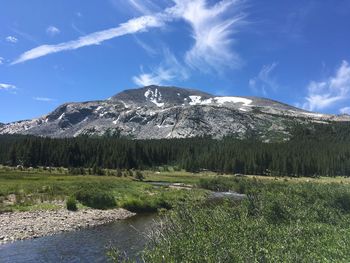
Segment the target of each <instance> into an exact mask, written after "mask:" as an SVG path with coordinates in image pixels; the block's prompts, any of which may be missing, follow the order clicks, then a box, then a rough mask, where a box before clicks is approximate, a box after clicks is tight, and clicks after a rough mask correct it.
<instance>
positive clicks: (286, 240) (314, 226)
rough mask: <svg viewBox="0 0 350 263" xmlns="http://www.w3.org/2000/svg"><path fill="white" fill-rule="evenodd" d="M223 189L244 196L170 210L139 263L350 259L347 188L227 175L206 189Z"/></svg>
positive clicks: (327, 260) (331, 260) (346, 260)
mask: <svg viewBox="0 0 350 263" xmlns="http://www.w3.org/2000/svg"><path fill="white" fill-rule="evenodd" d="M206 184H208V185H210V182H209V181H206ZM222 185H224V186H225V187H226V186H228V188H225V189H226V190H237V189H239V188H240V187H242V186H244V187H243V188H244V189H243V190H244V191H243V192H244V193H245V194H247V195H248V198H247V199H245V200H244V201H242V202H238V203H237V202H229V201H227V202H225V203H224V204H221V205H218V206H212V205H208V204H207V203H197V204H187V205H186V206H181V207H177V208H175V209H174V210H173V211H171V212H170V213H168V214H167V215H166V216H165V218H164V219H163V223H162V224H159V228H158V229H156V230H155V231H154V233H153V235H152V242H151V243H150V244H149V246H148V248H147V249H146V250H145V252H144V253H143V258H144V260H145V262H155V263H156V262H349V261H350V250H349V249H348V247H349V245H350V211H349V210H348V208H349V205H350V199H349V193H350V189H349V188H348V187H345V186H342V185H333V184H328V185H316V184H311V183H304V184H290V183H276V182H262V181H255V182H254V181H247V180H246V179H240V180H238V181H237V180H233V179H227V178H226V179H220V180H219V181H218V180H217V179H213V181H212V185H211V186H210V187H216V186H220V187H221V186H222Z"/></svg>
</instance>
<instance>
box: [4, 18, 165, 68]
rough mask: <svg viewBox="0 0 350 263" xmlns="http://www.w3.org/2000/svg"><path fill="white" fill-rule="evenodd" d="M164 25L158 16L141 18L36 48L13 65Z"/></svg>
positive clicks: (21, 56) (24, 54)
mask: <svg viewBox="0 0 350 263" xmlns="http://www.w3.org/2000/svg"><path fill="white" fill-rule="evenodd" d="M162 25H163V22H162V21H161V19H159V18H158V17H157V16H141V17H138V18H134V19H131V20H129V21H127V22H126V23H123V24H120V25H119V26H118V27H115V28H111V29H107V30H103V31H98V32H95V33H92V34H89V35H86V36H83V37H80V38H79V39H77V40H72V41H69V42H64V43H60V44H57V45H42V46H39V47H36V48H34V49H31V50H29V51H27V52H25V53H23V54H22V55H20V57H19V58H17V59H16V60H15V61H13V62H12V63H11V65H14V64H18V63H23V62H25V61H28V60H33V59H36V58H40V57H43V56H46V55H49V54H53V53H58V52H62V51H66V50H75V49H78V48H82V47H86V46H91V45H99V44H101V43H102V42H104V41H106V40H110V39H113V38H116V37H120V36H124V35H127V34H133V33H137V32H142V31H146V30H147V29H148V28H152V27H161V26H162Z"/></svg>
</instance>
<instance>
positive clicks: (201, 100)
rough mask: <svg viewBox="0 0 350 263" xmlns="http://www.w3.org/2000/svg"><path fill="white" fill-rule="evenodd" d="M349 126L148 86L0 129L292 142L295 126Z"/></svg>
mask: <svg viewBox="0 0 350 263" xmlns="http://www.w3.org/2000/svg"><path fill="white" fill-rule="evenodd" d="M334 121H350V116H348V115H342V116H336V115H327V114H319V113H313V112H308V111H304V110H302V109H298V108H295V107H293V106H290V105H287V104H284V103H280V102H278V101H274V100H270V99H265V98H258V97H235V96H214V95H211V94H209V93H206V92H202V91H199V90H195V89H185V88H178V87H171V86H170V87H163V86H155V85H152V86H146V87H142V88H138V89H130V90H124V91H122V92H120V93H118V94H116V95H115V96H113V97H111V98H109V99H108V100H100V101H88V102H80V103H79V102H77V103H66V104H63V105H61V106H59V107H58V108H57V109H55V110H54V111H53V112H51V113H49V114H47V115H44V116H42V117H40V118H37V119H32V120H26V121H18V122H13V123H9V124H5V125H1V124H0V134H31V135H37V136H49V137H75V136H80V135H94V136H96V135H113V136H114V135H118V136H126V137H131V138H135V139H161V138H188V137H196V136H212V137H214V138H222V137H224V136H227V135H230V136H235V137H237V138H245V137H246V136H252V134H254V136H256V137H257V138H260V139H262V140H264V141H271V140H274V139H275V140H276V139H277V140H284V139H288V137H289V135H290V134H289V131H290V127H292V126H294V125H295V124H296V123H299V124H303V125H308V123H313V122H317V123H326V124H328V123H332V122H334Z"/></svg>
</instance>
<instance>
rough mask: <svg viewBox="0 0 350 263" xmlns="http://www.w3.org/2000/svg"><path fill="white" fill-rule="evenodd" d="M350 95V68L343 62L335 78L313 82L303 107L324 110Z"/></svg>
mask: <svg viewBox="0 0 350 263" xmlns="http://www.w3.org/2000/svg"><path fill="white" fill-rule="evenodd" d="M349 95H350V66H349V63H348V62H347V61H345V60H344V61H343V62H342V64H341V65H340V67H339V68H338V69H337V70H336V73H335V75H334V76H331V77H329V78H328V79H326V80H324V81H320V82H317V81H311V82H310V84H309V86H308V95H307V96H306V97H305V102H304V103H303V104H302V107H303V108H304V109H306V110H311V111H313V110H322V109H325V108H329V107H331V106H334V105H335V104H336V103H338V102H340V101H343V100H345V99H348V98H349Z"/></svg>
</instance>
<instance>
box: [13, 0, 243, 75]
mask: <svg viewBox="0 0 350 263" xmlns="http://www.w3.org/2000/svg"><path fill="white" fill-rule="evenodd" d="M110 1H111V3H113V4H114V5H117V4H118V3H117V2H116V0H110ZM172 2H173V3H174V5H173V6H172V7H168V8H166V9H165V10H163V11H159V10H160V8H159V6H157V5H155V4H154V3H153V2H152V1H150V0H145V1H140V0H127V4H128V5H129V6H131V7H133V8H134V9H135V10H136V11H138V12H139V13H142V14H145V15H143V16H141V17H138V18H134V19H131V20H129V21H127V22H126V23H123V24H120V25H119V26H118V27H115V28H111V29H107V30H103V31H99V32H95V33H91V34H89V35H85V36H82V37H80V38H78V39H76V40H72V41H68V42H64V43H60V44H56V45H41V46H38V47H36V48H34V49H31V50H29V51H27V52H25V53H23V54H21V55H20V56H19V57H18V58H17V59H16V60H14V61H13V62H12V63H11V64H12V65H13V64H17V63H22V62H25V61H28V60H32V59H36V58H39V57H43V56H46V55H49V54H53V53H57V52H62V51H66V50H75V49H78V48H82V47H85V46H90V45H98V44H101V43H102V42H104V41H106V40H110V39H112V38H116V37H120V36H123V35H126V34H133V33H137V32H143V31H147V30H148V29H150V28H159V27H163V26H165V25H166V24H167V23H170V22H172V21H175V20H180V19H181V20H184V21H186V22H187V23H189V24H190V25H191V27H192V36H193V39H194V45H193V46H192V47H191V49H190V50H188V51H187V52H186V54H185V62H186V64H187V66H189V67H191V68H192V69H197V70H200V71H203V72H211V71H212V70H215V71H216V72H222V70H223V69H226V68H238V67H240V66H241V65H242V60H241V59H240V56H239V55H238V53H237V52H236V51H235V50H233V49H232V45H233V43H234V42H236V39H234V38H233V35H234V34H235V33H236V32H237V31H238V29H239V27H240V26H241V25H242V24H243V23H244V22H245V18H246V15H245V14H244V13H242V10H243V4H242V2H244V0H221V1H219V2H218V3H216V4H214V5H210V4H209V0H191V1H190V0H172ZM119 4H120V2H119ZM117 6H119V5H117ZM119 8H120V6H119ZM154 12H156V13H154ZM139 44H140V45H141V46H142V48H144V49H145V50H147V51H148V52H149V53H153V51H152V50H151V48H150V47H149V46H148V45H145V44H144V43H142V42H140V41H139ZM160 68H162V67H160ZM163 69H164V67H163ZM160 71H161V70H160ZM163 71H164V70H163ZM165 72H167V70H165ZM163 73H164V72H163ZM149 74H150V73H149ZM149 74H145V76H147V78H149V77H150V75H149ZM157 75H159V74H157ZM163 75H164V74H163ZM165 75H166V74H165Z"/></svg>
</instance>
